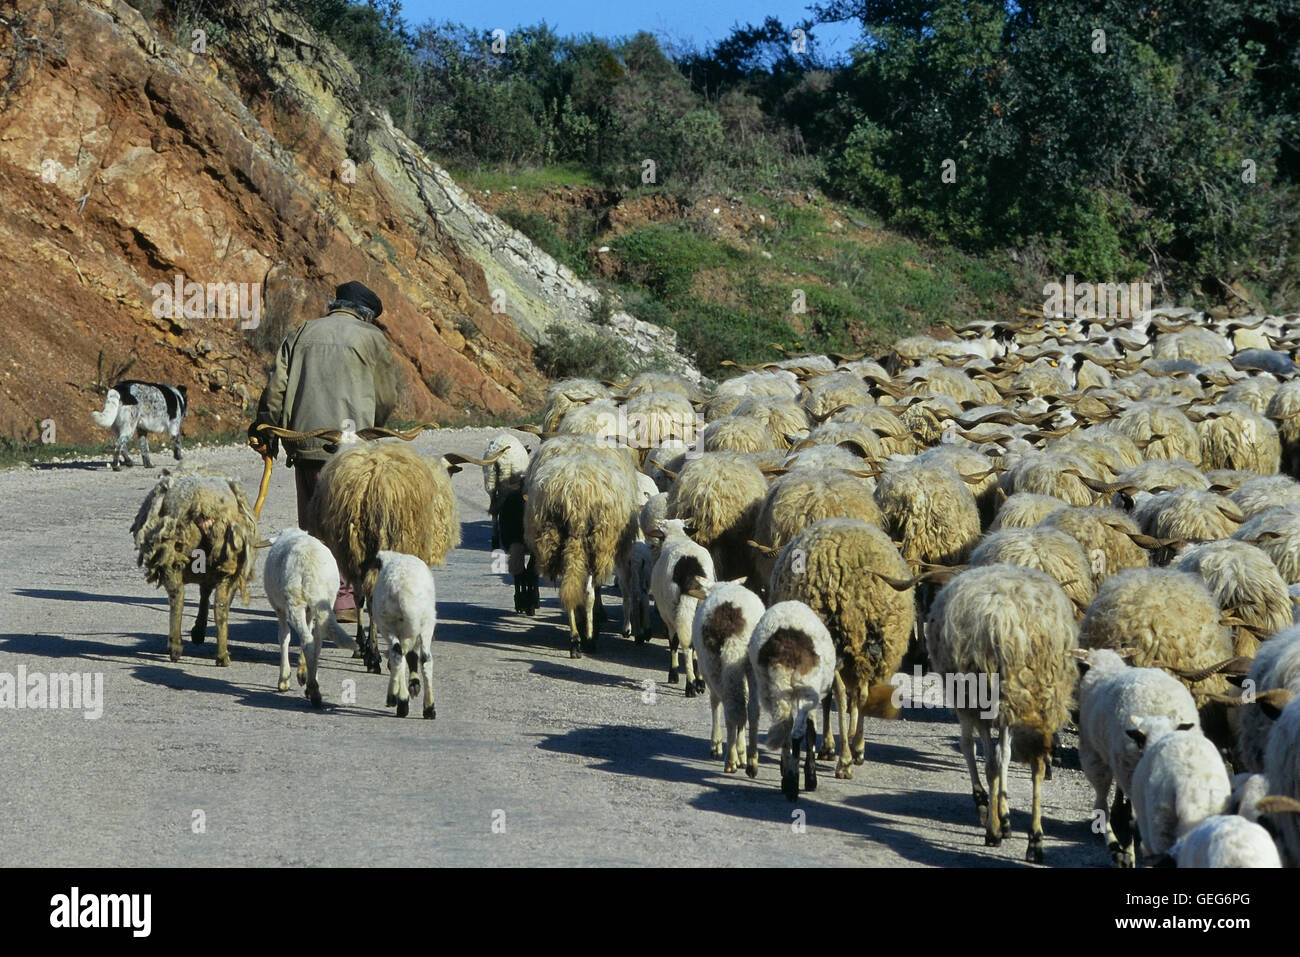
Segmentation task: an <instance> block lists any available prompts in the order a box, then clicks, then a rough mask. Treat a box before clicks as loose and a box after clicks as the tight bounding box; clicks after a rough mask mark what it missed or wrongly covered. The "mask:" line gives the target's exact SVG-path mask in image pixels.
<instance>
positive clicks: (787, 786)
mask: <svg viewBox="0 0 1300 957" xmlns="http://www.w3.org/2000/svg"><path fill="white" fill-rule="evenodd" d="M781 793H782V794H784V795H785V796H786V797H788V798H789V799H790V800H791V801H797V800H799V773H798V772H797V771H790V772H789V773H786V772H784V771H783V772H781Z"/></svg>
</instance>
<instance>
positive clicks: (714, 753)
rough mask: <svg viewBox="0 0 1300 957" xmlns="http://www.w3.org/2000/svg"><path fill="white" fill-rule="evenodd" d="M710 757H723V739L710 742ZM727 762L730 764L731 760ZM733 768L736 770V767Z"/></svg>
mask: <svg viewBox="0 0 1300 957" xmlns="http://www.w3.org/2000/svg"><path fill="white" fill-rule="evenodd" d="M709 757H711V758H720V757H722V742H721V741H711V742H710V743H709ZM727 763H728V764H730V763H731V762H730V761H728V762H727ZM731 770H733V771H734V770H735V769H734V768H732V769H731Z"/></svg>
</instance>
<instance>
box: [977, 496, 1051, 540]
mask: <svg viewBox="0 0 1300 957" xmlns="http://www.w3.org/2000/svg"><path fill="white" fill-rule="evenodd" d="M1068 507H1069V506H1067V505H1066V504H1065V503H1064V502H1063V501H1061V500H1060V499H1059V498H1057V497H1056V496H1055V495H1035V494H1033V493H1032V492H1017V493H1016V494H1015V495H1009V496H1007V499H1006V501H1004V502H1003V503H1002V507H1001V508H999V509H998V513H997V515H995V516H994V517H993V521H992V523H991V524H990V525H989V531H992V532H996V531H998V530H999V529H1003V528H1030V527H1032V526H1034V525H1037V524H1038V523H1039V522H1042V521H1045V520H1046V519H1047V518H1048V516H1050V515H1052V514H1053V513H1055V512H1059V511H1062V510H1063V509H1065V508H1068Z"/></svg>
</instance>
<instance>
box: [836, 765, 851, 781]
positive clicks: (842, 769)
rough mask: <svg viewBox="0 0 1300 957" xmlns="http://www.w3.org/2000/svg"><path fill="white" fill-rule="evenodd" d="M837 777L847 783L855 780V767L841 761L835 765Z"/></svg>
mask: <svg viewBox="0 0 1300 957" xmlns="http://www.w3.org/2000/svg"><path fill="white" fill-rule="evenodd" d="M835 776H836V777H837V778H841V779H843V780H845V781H850V780H852V779H853V765H852V763H850V762H846V761H840V762H838V763H837V764H836V765H835Z"/></svg>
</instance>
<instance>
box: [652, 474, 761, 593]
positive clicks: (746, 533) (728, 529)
mask: <svg viewBox="0 0 1300 957" xmlns="http://www.w3.org/2000/svg"><path fill="white" fill-rule="evenodd" d="M766 495H767V479H766V478H765V477H764V476H763V473H762V472H761V471H759V468H758V466H757V465H755V464H754V463H752V462H751V461H749V460H748V459H746V458H745V457H744V456H743V455H740V454H737V453H735V452H706V453H705V454H704V455H701V456H700V457H699V458H696V459H691V460H690V461H688V462H687V463H686V465H685V467H684V468H683V469H682V471H681V474H679V475H678V476H677V481H676V482H674V483H673V486H672V488H670V489H669V490H668V517H669V518H679V519H682V520H683V521H684V522H685V523H686V524H687V526H689V527H690V528H691V529H692V533H691V534H692V537H693V538H694V539H695V541H697V542H699V543H700V544H701V545H703V546H704V547H705V548H707V549H708V550H709V554H710V555H711V556H712V558H713V563H714V566H715V567H716V569H717V577H718V578H719V580H722V581H730V580H731V579H733V578H739V577H740V576H742V575H749V574H750V573H751V571H752V564H753V557H752V553H751V552H752V550H751V549H750V547H749V545H748V544H746V543H747V542H748V541H749V540H750V539H751V538H753V537H754V522H755V521H756V520H757V519H758V513H759V510H760V509H762V507H763V498H764V496H766Z"/></svg>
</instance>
